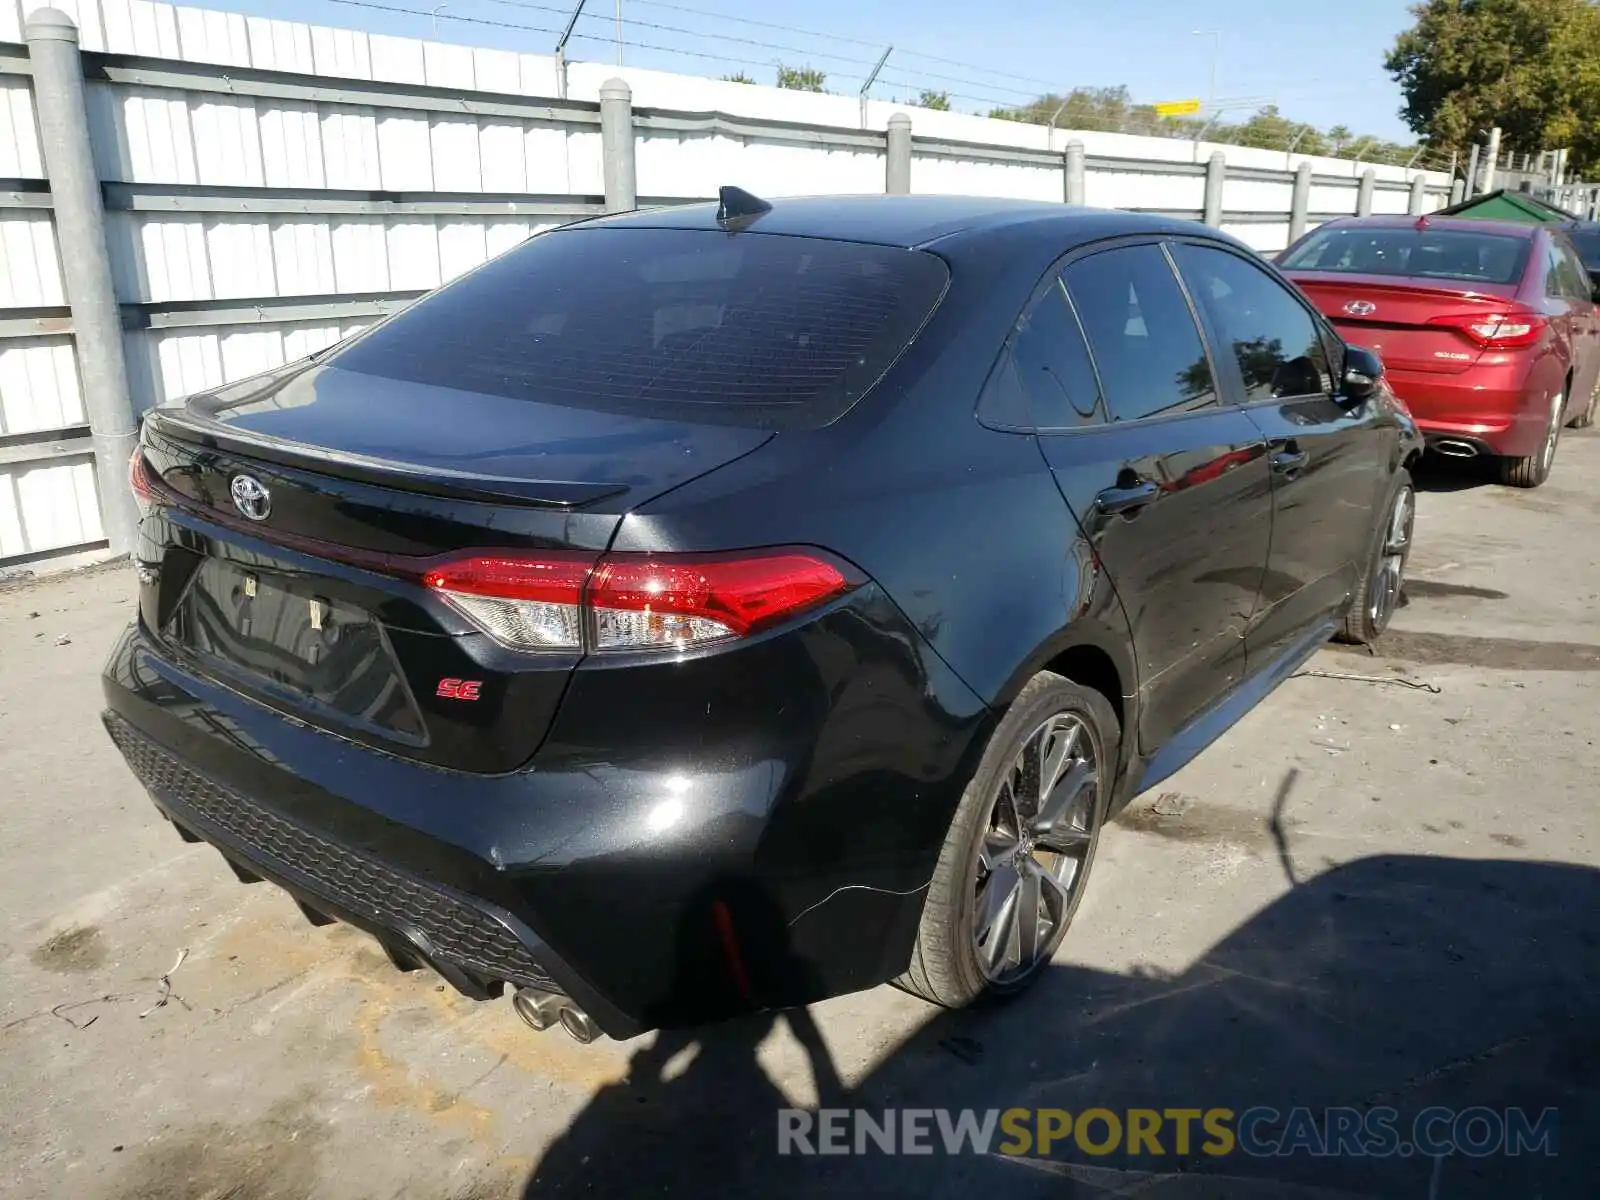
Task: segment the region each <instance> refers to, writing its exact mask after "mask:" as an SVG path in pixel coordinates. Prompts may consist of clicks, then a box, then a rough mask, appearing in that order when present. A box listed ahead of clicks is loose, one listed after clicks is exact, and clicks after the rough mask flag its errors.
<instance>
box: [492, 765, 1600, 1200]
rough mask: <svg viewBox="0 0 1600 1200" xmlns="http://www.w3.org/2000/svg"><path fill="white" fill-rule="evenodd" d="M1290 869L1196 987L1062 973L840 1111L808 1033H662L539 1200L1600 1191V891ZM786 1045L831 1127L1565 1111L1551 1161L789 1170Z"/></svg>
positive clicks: (537, 1181)
mask: <svg viewBox="0 0 1600 1200" xmlns="http://www.w3.org/2000/svg"><path fill="white" fill-rule="evenodd" d="M1291 782H1292V781H1291V780H1287V779H1286V780H1285V794H1286V793H1287V790H1288V788H1289V786H1290V785H1291ZM1274 829H1275V830H1276V825H1275V824H1274ZM1279 850H1280V857H1281V859H1282V861H1283V864H1284V867H1285V870H1286V873H1287V875H1288V878H1289V879H1290V881H1291V882H1292V883H1293V884H1294V886H1292V888H1291V890H1290V891H1289V892H1288V893H1287V894H1285V895H1284V896H1283V897H1282V898H1281V899H1280V900H1278V901H1277V902H1275V903H1274V904H1272V905H1271V906H1270V907H1268V908H1266V909H1264V910H1263V911H1261V912H1259V913H1258V914H1256V916H1254V917H1253V918H1251V919H1250V920H1249V921H1248V922H1246V923H1245V924H1243V925H1241V926H1239V927H1238V928H1236V929H1235V930H1234V931H1233V932H1232V933H1231V934H1229V935H1228V936H1227V937H1225V938H1224V939H1222V940H1221V941H1220V942H1218V943H1217V944H1215V945H1214V946H1212V947H1210V948H1209V949H1208V950H1206V951H1205V952H1204V954H1202V955H1201V956H1200V958H1199V959H1198V961H1196V962H1195V963H1194V964H1193V965H1192V966H1190V967H1189V968H1188V969H1187V970H1185V971H1183V972H1182V973H1180V974H1176V975H1168V974H1162V973H1160V972H1156V971H1142V970H1137V969H1136V970H1134V971H1131V972H1129V973H1127V974H1115V973H1107V972H1104V971H1098V970H1091V969H1086V968H1082V967H1075V966H1069V965H1056V966H1053V967H1051V968H1050V969H1049V970H1048V973H1047V974H1046V976H1045V977H1044V978H1042V979H1041V980H1040V981H1039V982H1038V984H1037V986H1035V987H1034V988H1033V989H1032V990H1031V991H1030V992H1028V993H1027V994H1026V995H1024V996H1022V997H1020V998H1018V999H1017V1000H1015V1001H1013V1002H1011V1003H1009V1004H1004V1005H999V1006H995V1007H987V1008H979V1009H976V1010H968V1011H964V1012H936V1011H933V1010H930V1012H932V1013H933V1015H931V1017H930V1019H929V1020H928V1021H927V1023H926V1024H925V1025H923V1026H922V1027H921V1028H920V1029H919V1030H917V1031H916V1032H915V1033H914V1034H912V1035H911V1036H910V1037H909V1038H907V1039H906V1040H905V1041H904V1042H903V1043H901V1044H900V1045H899V1046H897V1047H895V1048H894V1049H893V1050H892V1051H891V1052H889V1053H887V1054H886V1055H885V1056H884V1057H883V1058H882V1059H881V1060H880V1061H879V1062H878V1063H877V1064H876V1065H875V1066H874V1067H873V1068H872V1069H871V1070H870V1071H869V1072H868V1073H867V1075H866V1076H865V1078H863V1079H860V1080H858V1081H857V1083H856V1084H855V1086H854V1087H852V1088H849V1089H847V1088H846V1087H845V1086H844V1085H843V1084H842V1083H841V1082H840V1080H839V1078H838V1075H837V1072H836V1071H835V1069H834V1066H833V1064H832V1062H831V1060H830V1059H829V1055H828V1052H827V1049H826V1047H825V1045H824V1044H823V1042H822V1040H821V1038H820V1037H819V1036H818V1035H817V1031H816V1029H815V1027H814V1025H812V1023H811V1017H810V1015H809V1014H808V1013H807V1012H806V1011H805V1010H796V1011H792V1012H787V1013H770V1014H765V1015H762V1016H759V1017H755V1018H746V1019H741V1020H738V1021H735V1022H733V1023H730V1024H724V1025H719V1026H714V1027H710V1028H705V1029H700V1030H694V1031H689V1032H672V1033H663V1034H660V1035H658V1036H657V1037H656V1038H655V1040H654V1041H653V1042H651V1043H648V1044H646V1045H645V1046H644V1048H642V1049H641V1050H639V1051H638V1052H637V1053H636V1054H635V1056H634V1058H633V1060H632V1064H631V1074H630V1077H629V1078H628V1079H627V1080H625V1081H624V1082H621V1083H618V1084H615V1085H613V1086H611V1087H608V1088H606V1089H604V1090H603V1091H601V1092H600V1093H598V1094H597V1095H596V1096H595V1097H594V1099H593V1102H592V1103H591V1104H590V1105H589V1106H588V1107H587V1108H586V1109H585V1110H584V1111H583V1112H582V1113H580V1114H579V1116H578V1117H577V1118H576V1119H575V1120H574V1122H573V1123H572V1125H571V1126H570V1127H569V1128H568V1129H567V1131H566V1132H565V1133H564V1134H563V1136H562V1137H561V1138H560V1139H559V1140H558V1141H556V1142H555V1143H553V1144H552V1145H551V1146H550V1147H549V1149H548V1151H547V1152H546V1153H545V1154H544V1156H543V1158H542V1159H541V1160H540V1161H539V1163H538V1165H537V1166H536V1167H535V1168H534V1170H533V1172H532V1174H531V1176H530V1177H529V1179H528V1181H527V1183H526V1185H525V1189H524V1193H523V1195H524V1197H525V1200H535V1198H540V1197H550V1196H572V1195H584V1196H596V1197H612V1196H619V1197H620V1196H693V1197H704V1196H716V1197H727V1196H752V1197H757V1196H759V1197H811V1196H829V1197H837V1198H839V1200H844V1198H847V1197H849V1198H853V1197H865V1196H905V1197H913V1196H914V1197H944V1196H951V1197H955V1196H960V1197H962V1198H963V1200H968V1198H970V1197H972V1196H974V1195H982V1194H984V1190H985V1189H990V1190H998V1189H1002V1188H1003V1189H1005V1194H1006V1195H1007V1196H1008V1197H1015V1196H1019V1195H1028V1196H1031V1195H1041V1196H1042V1195H1050V1196H1112V1195H1116V1196H1129V1195H1134V1194H1140V1195H1143V1194H1145V1192H1146V1191H1148V1190H1155V1189H1157V1188H1159V1194H1160V1195H1161V1196H1162V1197H1181V1198H1184V1200H1188V1198H1190V1197H1202V1196H1204V1197H1213V1196H1214V1197H1229V1198H1232V1197H1246V1198H1253V1197H1260V1198H1262V1200H1266V1198H1268V1197H1270V1198H1272V1200H1295V1198H1302V1200H1310V1198H1312V1197H1318V1198H1322V1197H1327V1198H1331V1197H1335V1196H1390V1195H1394V1196H1407V1197H1421V1196H1445V1197H1452V1198H1458V1197H1491V1196H1493V1197H1504V1196H1541V1197H1546V1198H1553V1197H1564V1196H1574V1197H1576V1196H1584V1197H1588V1196H1593V1195H1596V1194H1600V1147H1597V1146H1594V1145H1592V1144H1590V1142H1589V1140H1588V1138H1587V1133H1588V1132H1589V1131H1592V1130H1594V1129H1596V1128H1600V940H1597V936H1596V917H1597V915H1600V871H1596V870H1593V869H1591V868H1586V867H1578V866H1568V865H1561V864H1556V863H1548V862H1526V861H1504V860H1499V861H1489V860H1486V861H1478V860H1466V859H1451V858H1434V857H1420V856H1401V855H1392V856H1376V857H1370V858H1364V859H1360V860H1357V861H1354V862H1350V863H1347V864H1345V865H1342V866H1335V867H1331V868H1329V869H1326V870H1324V871H1323V872H1322V873H1321V874H1318V875H1316V876H1315V877H1314V878H1311V879H1310V880H1309V881H1307V882H1295V881H1298V880H1300V879H1302V878H1303V877H1304V876H1305V875H1307V874H1309V871H1308V870H1307V865H1306V864H1300V865H1299V866H1297V865H1296V864H1295V862H1294V855H1293V851H1292V847H1290V846H1289V845H1287V844H1286V843H1285V842H1284V841H1283V840H1282V837H1281V835H1280V837H1279ZM1153 919H1154V918H1153ZM778 1022H788V1023H789V1025H790V1027H791V1029H792V1030H793V1031H794V1032H795V1034H796V1035H797V1037H798V1038H799V1040H800V1042H801V1043H802V1044H803V1045H804V1046H805V1047H806V1049H807V1053H808V1054H809V1056H810V1059H811V1064H812V1070H813V1075H814V1078H815V1079H816V1083H817V1091H818V1094H819V1095H820V1097H821V1098H822V1105H823V1106H824V1107H860V1108H865V1109H867V1110H870V1111H871V1112H872V1113H873V1114H874V1119H875V1120H877V1119H881V1117H880V1114H881V1111H882V1110H884V1109H891V1108H892V1109H899V1110H904V1109H909V1108H924V1109H931V1108H948V1109H961V1108H972V1109H976V1110H988V1109H999V1110H1005V1109H1008V1108H1012V1107H1024V1108H1039V1107H1050V1108H1062V1109H1067V1110H1070V1111H1072V1112H1075V1113H1076V1112H1082V1111H1083V1110H1085V1109H1088V1108H1091V1107H1100V1108H1106V1109H1110V1110H1112V1112H1113V1113H1125V1112H1126V1111H1127V1110H1128V1109H1131V1108H1146V1109H1155V1110H1165V1109H1172V1108H1192V1109H1211V1108H1216V1107H1224V1108H1229V1109H1232V1110H1234V1112H1235V1113H1242V1112H1243V1111H1244V1110H1247V1109H1250V1108H1252V1107H1254V1106H1271V1107H1273V1108H1276V1109H1278V1110H1279V1112H1280V1113H1281V1114H1283V1119H1282V1120H1280V1121H1277V1122H1274V1121H1270V1120H1269V1121H1266V1122H1264V1123H1262V1124H1260V1125H1258V1126H1257V1127H1256V1129H1257V1133H1258V1134H1259V1135H1260V1136H1261V1137H1263V1138H1265V1139H1267V1140H1268V1141H1270V1140H1272V1138H1273V1137H1274V1136H1276V1135H1277V1134H1281V1133H1282V1132H1283V1130H1284V1128H1285V1125H1284V1122H1286V1121H1290V1120H1291V1118H1290V1117H1289V1116H1288V1114H1289V1111H1290V1110H1291V1109H1292V1108H1294V1107H1295V1106H1301V1105H1304V1106H1310V1107H1312V1108H1315V1109H1318V1110H1320V1109H1323V1108H1325V1107H1328V1106H1353V1107H1355V1108H1356V1109H1358V1110H1361V1111H1363V1112H1366V1111H1370V1110H1371V1109H1372V1108H1373V1107H1374V1106H1388V1107H1391V1108H1393V1109H1394V1110H1396V1112H1397V1114H1398V1119H1397V1128H1398V1131H1399V1133H1400V1134H1401V1135H1402V1136H1405V1135H1409V1134H1410V1132H1411V1129H1412V1125H1411V1122H1412V1121H1414V1120H1415V1118H1416V1117H1417V1116H1418V1114H1419V1113H1421V1112H1422V1110H1424V1109H1427V1108H1429V1107H1430V1106H1435V1105H1443V1106H1449V1107H1452V1108H1455V1109H1466V1108H1469V1107H1475V1106H1482V1107H1486V1108H1488V1109H1491V1110H1495V1111H1496V1112H1497V1113H1498V1112H1503V1111H1504V1110H1505V1109H1506V1108H1507V1107H1509V1106H1518V1107H1521V1108H1522V1109H1524V1110H1526V1111H1527V1113H1528V1119H1529V1122H1530V1124H1533V1123H1535V1122H1537V1120H1538V1119H1539V1117H1540V1115H1541V1113H1542V1112H1543V1110H1545V1109H1547V1108H1552V1107H1553V1108H1555V1109H1556V1110H1558V1111H1557V1115H1556V1118H1555V1123H1556V1130H1557V1131H1556V1134H1555V1136H1554V1138H1553V1139H1552V1140H1551V1142H1550V1143H1548V1146H1549V1147H1550V1148H1553V1149H1554V1150H1555V1151H1556V1153H1555V1154H1554V1155H1553V1156H1552V1155H1548V1154H1545V1153H1531V1154H1523V1155H1519V1156H1508V1155H1504V1154H1491V1155H1488V1156H1485V1157H1471V1156H1467V1155H1465V1154H1455V1155H1452V1156H1450V1157H1439V1158H1431V1157H1425V1156H1421V1155H1417V1154H1412V1155H1409V1156H1400V1155H1395V1156H1389V1157H1383V1158H1375V1157H1366V1158H1360V1157H1352V1156H1345V1157H1312V1156H1311V1155H1310V1154H1309V1153H1295V1154H1293V1155H1289V1156H1279V1157H1251V1156H1248V1155H1244V1154H1242V1153H1239V1152H1235V1153H1233V1154H1229V1155H1226V1156H1221V1157H1212V1156H1208V1155H1206V1154H1204V1153H1201V1152H1199V1148H1198V1147H1199V1143H1200V1141H1201V1137H1200V1131H1199V1126H1198V1125H1197V1126H1196V1127H1195V1129H1196V1134H1195V1140H1194V1142H1193V1143H1191V1145H1190V1147H1189V1153H1187V1154H1183V1153H1179V1152H1178V1147H1177V1145H1176V1142H1175V1135H1174V1133H1173V1132H1172V1126H1171V1125H1170V1124H1169V1125H1167V1126H1166V1127H1165V1131H1164V1132H1163V1133H1162V1134H1161V1135H1160V1140H1161V1141H1163V1142H1164V1143H1165V1144H1164V1145H1163V1146H1162V1149H1163V1150H1164V1154H1162V1155H1161V1156H1155V1155H1152V1154H1149V1153H1145V1154H1142V1155H1140V1156H1138V1157H1130V1156H1128V1155H1126V1154H1124V1153H1123V1152H1122V1150H1121V1149H1120V1148H1118V1149H1115V1150H1113V1151H1112V1152H1110V1153H1105V1154H1088V1153H1084V1152H1083V1151H1082V1150H1081V1149H1079V1148H1078V1147H1076V1146H1075V1145H1073V1144H1072V1143H1071V1141H1070V1140H1069V1141H1068V1142H1066V1143H1064V1144H1063V1145H1061V1146H1056V1147H1053V1148H1052V1150H1051V1152H1050V1154H1049V1155H1048V1156H1043V1157H1041V1156H1039V1155H1038V1154H1037V1153H1035V1154H1033V1155H1031V1156H1022V1157H1008V1156H1004V1155H1000V1154H997V1153H991V1154H988V1155H973V1154H962V1155H957V1156H950V1155H947V1154H945V1153H943V1152H938V1153H934V1154H932V1155H927V1156H905V1155H895V1156H890V1155H887V1154H883V1153H878V1152H873V1153H870V1154H865V1155H860V1156H857V1155H847V1156H833V1157H821V1156H818V1157H810V1156H804V1155H788V1156H781V1155H779V1153H778V1151H777V1145H778V1136H777V1128H778V1116H777V1110H778V1109H779V1108H780V1107H782V1106H784V1105H785V1104H787V1103H788V1101H786V1100H785V1099H784V1097H783V1094H782V1092H781V1091H780V1090H779V1088H778V1087H777V1086H776V1085H775V1084H774V1083H773V1082H772V1081H771V1080H770V1079H769V1078H768V1077H767V1075H766V1074H765V1072H764V1071H763V1069H762V1067H761V1065H760V1064H759V1062H758V1061H757V1059H756V1049H757V1047H758V1045H759V1044H760V1043H761V1041H762V1040H763V1039H764V1038H766V1037H767V1036H768V1034H769V1033H771V1032H772V1030H773V1027H774V1026H775V1025H776V1024H777V1023H778ZM686 1053H691V1054H692V1057H691V1058H690V1059H689V1061H688V1065H687V1066H686V1067H685V1068H684V1069H682V1070H681V1072H679V1073H677V1074H673V1075H671V1076H670V1077H668V1072H667V1071H666V1064H667V1063H668V1062H670V1061H672V1060H673V1059H674V1058H679V1059H680V1061H681V1058H682V1056H684V1055H685V1054H686ZM846 1128H847V1129H848V1126H846ZM934 1128H935V1132H934V1133H933V1134H932V1141H933V1143H934V1144H935V1145H937V1144H938V1143H939V1142H940V1135H939V1134H938V1133H937V1131H936V1127H934ZM1104 1128H1105V1127H1104V1126H1103V1125H1102V1126H1100V1127H1099V1128H1098V1129H1097V1131H1096V1133H1095V1137H1096V1138H1097V1139H1099V1140H1101V1141H1103V1139H1104V1136H1105V1134H1104ZM1430 1128H1433V1129H1435V1130H1436V1129H1437V1128H1439V1127H1438V1126H1437V1125H1435V1126H1431V1127H1430ZM1443 1128H1446V1129H1448V1128H1449V1124H1448V1122H1446V1124H1445V1126H1444V1127H1443ZM846 1138H847V1141H849V1140H851V1139H850V1138H849V1136H848V1133H847V1135H846ZM1003 1140H1005V1135H1004V1134H997V1136H996V1145H998V1144H999V1142H1001V1141H1003ZM1145 1149H1146V1151H1148V1149H1149V1146H1148V1144H1147V1145H1146V1147H1145Z"/></svg>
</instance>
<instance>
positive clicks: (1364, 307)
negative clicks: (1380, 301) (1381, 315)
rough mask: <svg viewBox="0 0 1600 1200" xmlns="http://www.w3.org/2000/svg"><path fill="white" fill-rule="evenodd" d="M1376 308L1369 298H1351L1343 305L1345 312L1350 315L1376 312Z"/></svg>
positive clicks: (1361, 315) (1363, 315)
mask: <svg viewBox="0 0 1600 1200" xmlns="http://www.w3.org/2000/svg"><path fill="white" fill-rule="evenodd" d="M1377 309H1378V306H1377V305H1376V304H1374V303H1373V302H1372V301H1371V300H1352V301H1350V303H1349V304H1346V305H1345V306H1344V310H1345V312H1347V313H1349V314H1350V315H1351V316H1352V317H1365V316H1367V315H1369V314H1370V313H1374V312H1376V311H1377Z"/></svg>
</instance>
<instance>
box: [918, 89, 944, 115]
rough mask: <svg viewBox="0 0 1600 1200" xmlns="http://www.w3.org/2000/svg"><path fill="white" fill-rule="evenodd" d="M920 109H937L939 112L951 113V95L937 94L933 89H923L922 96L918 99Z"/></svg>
mask: <svg viewBox="0 0 1600 1200" xmlns="http://www.w3.org/2000/svg"><path fill="white" fill-rule="evenodd" d="M917 106H918V107H919V108H932V109H937V110H938V111H939V112H949V111H950V93H949V92H936V91H934V90H933V89H932V88H923V89H922V94H921V95H919V96H918V97H917Z"/></svg>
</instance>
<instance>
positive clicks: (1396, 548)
mask: <svg viewBox="0 0 1600 1200" xmlns="http://www.w3.org/2000/svg"><path fill="white" fill-rule="evenodd" d="M1381 519H1382V524H1381V525H1380V526H1379V528H1378V530H1377V532H1376V536H1375V537H1374V539H1373V543H1374V544H1373V551H1372V554H1371V556H1370V557H1369V558H1368V560H1367V569H1366V572H1365V573H1364V574H1363V575H1362V577H1361V581H1360V582H1359V583H1358V584H1357V585H1356V590H1355V594H1354V595H1353V596H1351V597H1350V607H1349V609H1348V610H1347V611H1346V612H1345V616H1344V626H1343V627H1342V628H1341V629H1340V630H1339V633H1338V639H1339V641H1341V642H1353V643H1355V644H1356V645H1358V646H1364V645H1367V644H1368V643H1369V642H1375V641H1377V640H1378V639H1379V638H1380V637H1382V636H1383V631H1384V630H1385V629H1387V628H1389V622H1390V621H1392V620H1393V619H1394V614H1395V612H1396V611H1397V610H1398V609H1399V608H1400V600H1401V596H1402V595H1403V593H1404V590H1405V582H1406V563H1407V562H1408V561H1409V560H1410V558H1411V535H1412V531H1413V529H1414V527H1415V525H1416V520H1417V493H1416V489H1415V488H1414V487H1413V486H1412V484H1411V472H1410V471H1407V470H1406V469H1405V468H1403V467H1402V468H1401V469H1400V471H1399V472H1398V478H1397V479H1396V481H1395V484H1394V486H1393V488H1392V489H1391V491H1390V495H1389V503H1388V506H1387V507H1386V508H1384V510H1383V515H1382V518H1381Z"/></svg>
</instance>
